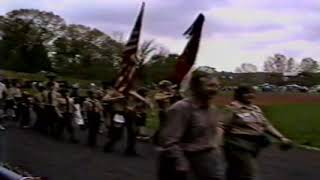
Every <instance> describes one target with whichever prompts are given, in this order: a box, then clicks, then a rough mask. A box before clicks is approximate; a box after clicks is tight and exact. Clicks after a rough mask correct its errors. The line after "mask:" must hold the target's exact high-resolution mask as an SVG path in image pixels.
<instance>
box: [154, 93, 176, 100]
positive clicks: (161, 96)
mask: <svg viewBox="0 0 320 180" xmlns="http://www.w3.org/2000/svg"><path fill="white" fill-rule="evenodd" d="M173 96H174V94H162V93H157V94H156V95H155V96H154V99H155V100H156V101H163V100H166V99H169V98H172V97H173Z"/></svg>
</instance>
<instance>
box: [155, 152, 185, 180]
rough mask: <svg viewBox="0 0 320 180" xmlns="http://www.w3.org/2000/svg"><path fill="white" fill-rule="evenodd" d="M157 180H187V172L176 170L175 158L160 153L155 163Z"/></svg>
mask: <svg viewBox="0 0 320 180" xmlns="http://www.w3.org/2000/svg"><path fill="white" fill-rule="evenodd" d="M157 169H158V172H157V180H187V177H188V173H186V172H178V171H176V168H175V159H174V158H171V157H168V156H167V155H166V154H164V153H160V155H159V157H158V164H157Z"/></svg>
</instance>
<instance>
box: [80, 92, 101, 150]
mask: <svg viewBox="0 0 320 180" xmlns="http://www.w3.org/2000/svg"><path fill="white" fill-rule="evenodd" d="M87 94H88V97H87V98H86V100H85V101H84V102H83V112H84V119H85V120H86V121H87V127H88V141H87V144H88V146H90V147H95V146H96V144H97V135H98V132H99V127H100V122H101V113H102V112H103V107H102V105H101V103H100V101H99V100H98V99H97V95H96V94H95V93H94V92H93V91H88V92H87Z"/></svg>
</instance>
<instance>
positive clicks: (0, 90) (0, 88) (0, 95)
mask: <svg viewBox="0 0 320 180" xmlns="http://www.w3.org/2000/svg"><path fill="white" fill-rule="evenodd" d="M6 95H7V86H6V85H5V84H4V83H3V82H2V78H0V130H3V129H5V127H4V126H3V124H4V118H5V111H4V109H5V99H6Z"/></svg>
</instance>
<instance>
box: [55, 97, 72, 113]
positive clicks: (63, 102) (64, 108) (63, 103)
mask: <svg viewBox="0 0 320 180" xmlns="http://www.w3.org/2000/svg"><path fill="white" fill-rule="evenodd" d="M58 109H59V111H60V112H61V113H70V114H73V113H74V111H75V108H74V102H73V99H72V98H70V97H60V98H58Z"/></svg>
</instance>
